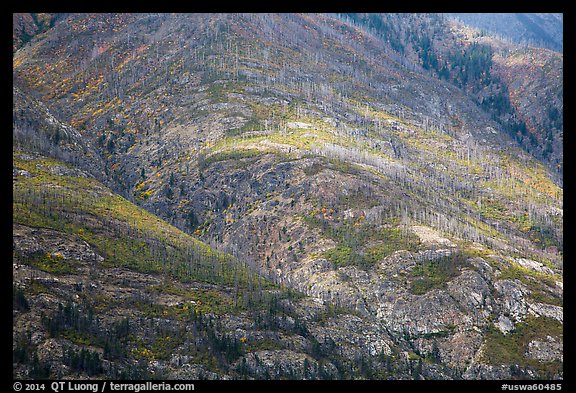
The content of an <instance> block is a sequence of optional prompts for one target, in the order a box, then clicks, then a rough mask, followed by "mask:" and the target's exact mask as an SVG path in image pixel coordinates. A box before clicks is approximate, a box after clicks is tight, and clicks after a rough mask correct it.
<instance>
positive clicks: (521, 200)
mask: <svg viewBox="0 0 576 393" xmlns="http://www.w3.org/2000/svg"><path fill="white" fill-rule="evenodd" d="M367 21H370V23H372V26H370V25H368V24H367V23H368V22H367ZM410 26H426V28H425V29H421V30H420V31H424V32H427V34H428V33H430V34H431V37H432V36H433V34H434V33H433V32H434V31H437V36H436V38H435V39H434V43H433V44H430V43H428V44H426V43H425V41H426V40H425V37H426V36H425V35H424V36H420V37H419V36H418V35H414V34H416V33H414V32H411V31H410ZM417 31H418V30H417ZM449 31H451V30H450V25H447V24H445V21H444V20H443V19H442V18H440V17H437V16H434V15H377V16H375V17H374V16H370V15H368V16H339V15H309V14H282V15H264V14H261V15H244V14H233V15H224V14H219V15H196V14H194V15H164V14H160V15H145V14H138V15H104V14H98V15H89V14H83V15H71V16H68V17H67V18H66V19H63V20H61V21H60V22H58V23H57V24H56V25H55V26H54V27H53V29H52V30H50V31H48V32H47V37H46V38H45V39H38V40H36V41H35V42H33V43H31V44H30V45H28V46H25V47H23V48H22V49H21V50H19V51H17V52H16V53H15V55H14V81H15V83H16V84H17V86H18V87H19V88H20V89H21V90H22V91H26V92H33V93H34V94H35V95H36V96H38V97H40V99H41V100H42V101H43V102H44V103H45V105H46V106H47V107H49V108H50V110H51V111H53V113H55V114H57V117H58V118H59V119H61V120H62V121H64V122H69V123H70V124H71V125H72V126H73V127H74V128H77V129H78V130H79V131H80V134H81V135H82V137H83V138H85V139H86V140H87V141H89V143H90V144H92V145H93V146H94V147H95V149H97V150H98V152H99V154H100V155H101V156H102V158H103V160H104V163H105V166H106V169H107V171H108V173H109V174H110V176H109V181H110V184H111V185H112V187H113V188H114V189H115V190H116V191H117V192H119V193H121V194H122V195H123V196H124V197H126V198H127V199H129V200H131V201H133V202H134V203H137V204H139V205H140V206H142V207H143V208H145V209H146V210H147V211H148V212H151V213H154V214H157V215H158V216H160V217H162V218H163V219H165V220H167V221H169V222H170V223H172V224H174V225H175V226H176V227H178V228H180V229H181V230H182V231H184V232H186V233H188V234H191V235H193V236H195V237H197V238H198V239H202V240H204V241H206V242H209V243H210V244H212V245H213V246H214V247H217V248H219V249H221V250H222V251H225V252H228V253H230V254H232V255H234V256H235V257H237V258H239V259H240V260H244V261H247V264H248V265H249V266H252V267H253V268H255V269H256V271H261V272H263V273H264V274H265V275H266V276H268V277H270V278H271V279H272V280H273V281H275V282H276V283H279V284H281V285H284V286H286V287H288V288H292V289H296V290H298V291H300V292H302V293H305V294H306V295H307V296H311V297H312V298H314V299H316V300H318V301H320V302H321V303H323V304H325V306H323V307H328V308H330V307H336V308H337V309H338V310H340V311H339V312H343V313H344V314H345V315H347V316H346V317H342V316H341V315H339V316H338V317H335V316H334V318H332V316H331V318H328V320H324V319H323V318H320V320H318V321H317V322H318V324H316V325H313V326H312V327H309V328H308V330H307V331H308V332H312V334H313V337H315V338H316V340H317V341H318V343H319V345H320V347H321V348H322V351H321V352H320V354H321V355H322V354H323V355H322V356H319V357H316V358H315V359H316V360H317V361H319V360H321V359H324V360H325V361H327V362H331V363H332V364H333V365H335V367H336V368H337V369H338V370H340V371H339V373H340V374H338V375H339V376H341V377H342V376H344V377H351V376H354V375H360V374H361V375H363V376H365V377H368V378H370V377H373V378H378V377H380V378H382V377H384V375H369V374H366V373H364V374H362V373H360V374H358V373H359V372H360V371H359V369H354V366H353V365H352V366H351V367H352V368H353V369H354V370H353V371H346V372H343V371H342V370H344V367H338V361H339V360H338V359H340V358H339V357H337V356H335V353H337V352H334V351H333V350H334V349H335V348H338V346H339V345H340V342H339V341H340V340H344V338H342V336H340V334H341V332H342V330H339V328H338V327H337V326H336V325H337V324H335V323H336V321H337V320H338V318H343V319H344V320H346V321H347V322H346V324H345V325H346V329H349V328H350V326H351V325H353V326H356V328H354V329H353V331H354V332H358V334H359V335H360V336H361V335H362V334H364V336H365V337H366V339H367V340H368V342H365V341H364V342H362V343H360V342H358V341H356V340H358V338H357V337H354V338H348V339H347V340H348V341H347V342H351V343H354V344H353V345H352V347H354V350H350V349H347V351H350V352H347V356H346V357H347V358H350V359H355V361H360V360H361V359H371V360H370V361H372V362H376V363H377V364H379V365H380V366H381V367H382V368H386V369H387V372H386V374H385V376H386V377H395V378H406V377H412V378H419V377H420V376H422V377H425V378H511V377H520V378H530V377H532V378H561V377H562V371H561V366H562V360H561V359H562V351H561V349H559V348H560V347H561V343H562V328H561V327H562V258H563V256H562V249H563V240H562V238H563V232H562V214H563V211H562V203H563V202H562V201H563V195H562V188H561V187H559V186H558V185H556V184H555V183H554V181H553V180H552V179H553V176H552V174H551V173H550V172H549V170H548V169H547V168H546V167H545V166H543V165H542V164H541V163H540V162H538V161H537V160H536V159H535V158H534V157H533V156H531V155H530V154H528V153H527V152H525V151H523V150H522V149H521V148H520V147H519V145H518V143H517V141H515V140H514V138H513V137H511V136H510V135H509V132H507V131H506V128H505V126H504V125H503V120H502V119H503V118H505V117H506V116H508V115H510V113H508V112H506V113H504V112H503V113H502V114H501V115H502V116H501V117H502V118H501V117H500V115H498V114H496V115H495V113H494V112H491V111H492V110H493V109H490V108H489V107H488V105H487V104H482V102H481V100H480V98H481V97H482V96H485V97H493V96H494V95H493V94H492V93H486V92H485V89H484V88H485V87H486V86H484V85H482V83H483V82H482V81H483V79H482V78H483V77H482V75H483V74H482V72H480V73H479V76H477V75H476V74H477V72H476V71H467V72H461V70H459V69H458V68H454V69H451V70H449V71H448V74H447V77H445V78H443V79H439V78H438V76H437V74H436V72H440V71H438V70H441V69H442V67H438V64H437V65H436V66H433V63H434V62H433V61H432V60H431V59H432V56H430V53H435V54H447V53H452V52H453V53H456V52H455V51H456V49H454V48H469V50H470V52H467V51H466V50H464V52H463V54H461V56H455V57H454V58H452V59H451V60H447V61H448V63H446V64H449V65H451V64H452V63H454V64H456V60H458V61H459V60H462V61H464V60H463V59H466V58H467V57H466V56H467V54H469V55H470V59H472V58H474V59H475V58H476V57H475V56H476V55H478V54H482V53H484V49H482V48H483V47H482V46H475V45H474V44H471V43H470V42H469V41H467V40H468V39H469V38H467V37H469V36H467V35H464V36H463V38H462V37H461V36H460V35H459V34H458V31H456V33H449ZM49 37H53V39H49ZM410 37H412V38H410ZM69 43H73V44H69ZM477 45H481V43H478V44H477ZM432 47H433V48H434V50H432V49H430V48H432ZM425 48H428V49H430V50H431V51H423V49H425ZM458 50H459V49H458ZM53 53H57V54H59V56H60V57H54V56H53ZM426 53H428V54H426ZM486 53H488V52H486ZM473 55H474V56H473ZM63 56H68V57H67V60H66V61H64V60H59V59H63V58H64V57H63ZM494 56H496V55H494ZM535 57H538V56H535ZM510 58H511V57H505V58H504V60H503V62H502V64H503V65H502V70H504V71H506V70H507V69H508V68H507V67H512V66H513V65H512V64H505V63H504V62H505V61H507V60H508V59H510ZM551 58H552V59H553V61H550V62H549V64H550V67H551V71H550V73H549V75H548V74H547V75H546V76H545V78H544V79H543V82H542V85H545V86H548V87H549V88H550V93H549V94H551V95H554V94H556V93H557V88H555V87H554V86H556V85H549V84H548V83H547V82H546V81H547V80H548V79H547V78H549V77H550V76H551V75H555V73H556V72H558V67H561V62H560V63H558V62H557V61H556V60H557V58H556V57H555V55H552V56H551ZM491 59H492V58H491ZM466 61H467V60H466ZM493 61H494V60H493ZM451 62H452V63H451ZM495 62H496V63H497V61H495ZM462 64H465V63H462ZM466 64H468V66H469V65H470V64H471V63H466ZM479 64H480V65H478V67H481V66H484V65H485V64H484V63H482V62H480V63H479ZM498 64H500V63H498ZM436 68H438V70H436ZM40 70H42V71H43V74H42V75H43V77H42V78H39V77H38V75H39V74H38V72H39V71H40ZM504 71H502V75H504V74H505V72H504ZM527 71H528V73H530V72H532V71H530V68H527ZM485 72H486V71H485V70H484V75H485ZM492 72H494V73H496V72H497V66H493V69H492ZM464 75H467V77H466V78H467V79H466V82H463V80H462V77H463V76H464ZM524 80H525V79H520V80H519V81H518V83H517V84H515V83H513V81H512V82H510V86H513V87H514V89H518V90H517V91H519V92H520V93H519V94H520V95H522V94H524V92H525V91H526V90H525V89H524V90H523V89H521V88H519V86H522V81H524ZM498 83H500V82H498ZM498 83H495V84H493V85H488V89H489V88H492V87H493V88H496V87H495V86H496V85H498ZM506 83H509V82H508V81H507V82H506ZM503 86H508V85H506V84H505V85H503ZM556 87H557V86H556ZM560 87H561V84H560ZM547 94H548V93H547ZM538 102H539V101H538V100H536V101H532V102H531V103H530V105H528V106H532V107H535V108H536V107H537V108H540V104H539V103H538ZM554 105H561V103H555V104H554ZM553 137H554V136H553ZM174 269H176V270H178V269H177V268H176V267H172V268H171V269H169V270H174ZM328 305H331V306H328ZM310 307H311V305H310V303H306V306H305V307H302V308H298V307H296V308H297V309H300V310H303V312H304V313H308V312H310ZM311 309H315V306H314V307H311ZM547 329H548V330H547ZM344 331H345V330H344ZM326 332H333V333H330V334H329V335H330V337H333V338H334V342H335V346H333V345H332V344H331V342H330V340H328V341H325V340H322V339H321V337H322V336H323V335H324V334H326ZM367 332H370V333H367ZM547 332H548V333H551V334H550V337H552V339H551V340H547V339H546V334H547ZM300 336H302V337H305V336H303V335H302V334H300ZM336 337H340V338H339V339H336ZM305 338H306V337H305ZM290 340H292V341H294V342H298V340H301V339H299V338H298V339H297V338H294V337H292V338H291V339H290ZM290 340H288V341H290ZM345 341H346V340H345ZM312 343H313V341H312ZM344 347H346V348H348V346H347V345H345V346H344ZM386 348H387V349H386ZM462 348H467V349H466V350H462ZM326 351H327V352H326ZM382 352H384V354H385V355H386V356H392V358H388V357H386V356H380V355H379V354H381V353H382ZM504 352H505V353H507V355H506V356H503V355H502V353H504ZM317 355H318V353H317ZM402 359H403V360H402ZM340 360H341V359H340ZM539 360H542V362H540V361H539ZM321 363H322V362H321ZM356 364H358V363H356ZM347 367H348V366H347ZM346 369H347V368H346ZM253 375H254V376H257V377H265V376H264V374H263V372H262V373H260V374H258V373H257V374H253ZM330 375H331V376H332V377H335V375H336V374H330ZM270 377H272V376H270Z"/></svg>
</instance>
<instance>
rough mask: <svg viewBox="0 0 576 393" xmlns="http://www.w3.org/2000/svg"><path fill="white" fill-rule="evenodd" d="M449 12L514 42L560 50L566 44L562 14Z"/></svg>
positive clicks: (462, 20)
mask: <svg viewBox="0 0 576 393" xmlns="http://www.w3.org/2000/svg"><path fill="white" fill-rule="evenodd" d="M448 15H450V16H451V17H455V18H456V19H458V20H459V21H461V22H463V23H466V24H468V25H470V26H473V27H476V28H478V29H484V30H487V31H489V32H491V33H493V34H498V35H500V36H503V37H505V38H507V39H509V40H512V41H514V42H518V43H528V44H530V45H537V46H542V47H544V48H548V49H552V50H555V51H560V52H561V51H562V48H563V15H562V14H553V13H548V14H536V13H534V14H521V13H506V14H500V13H491V14H474V13H465V14H464V13H460V14H458V13H456V14H448Z"/></svg>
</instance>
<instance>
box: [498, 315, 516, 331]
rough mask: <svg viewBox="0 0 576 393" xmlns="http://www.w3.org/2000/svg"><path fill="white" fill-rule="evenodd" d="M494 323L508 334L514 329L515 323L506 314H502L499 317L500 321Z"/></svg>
mask: <svg viewBox="0 0 576 393" xmlns="http://www.w3.org/2000/svg"><path fill="white" fill-rule="evenodd" d="M494 325H495V326H496V327H497V328H498V330H500V331H501V332H502V333H504V334H508V333H510V332H511V331H513V330H514V324H513V323H512V321H511V320H510V319H509V318H508V317H506V316H505V315H500V316H499V317H498V322H495V323H494Z"/></svg>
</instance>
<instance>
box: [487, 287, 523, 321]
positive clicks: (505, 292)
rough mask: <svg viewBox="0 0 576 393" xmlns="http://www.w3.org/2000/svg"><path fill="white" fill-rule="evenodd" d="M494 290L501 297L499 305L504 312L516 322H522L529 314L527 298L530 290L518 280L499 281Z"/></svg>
mask: <svg viewBox="0 0 576 393" xmlns="http://www.w3.org/2000/svg"><path fill="white" fill-rule="evenodd" d="M494 288H495V289H496V291H497V292H498V295H499V296H500V299H499V305H500V308H501V310H502V312H504V313H505V314H507V315H508V316H509V317H510V318H512V320H514V321H516V322H519V321H521V320H522V319H523V318H524V316H525V315H526V313H527V312H528V303H527V301H526V298H525V296H526V294H527V293H528V289H527V288H525V287H524V285H522V284H521V283H520V282H519V281H518V280H499V281H496V282H495V283H494Z"/></svg>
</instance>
